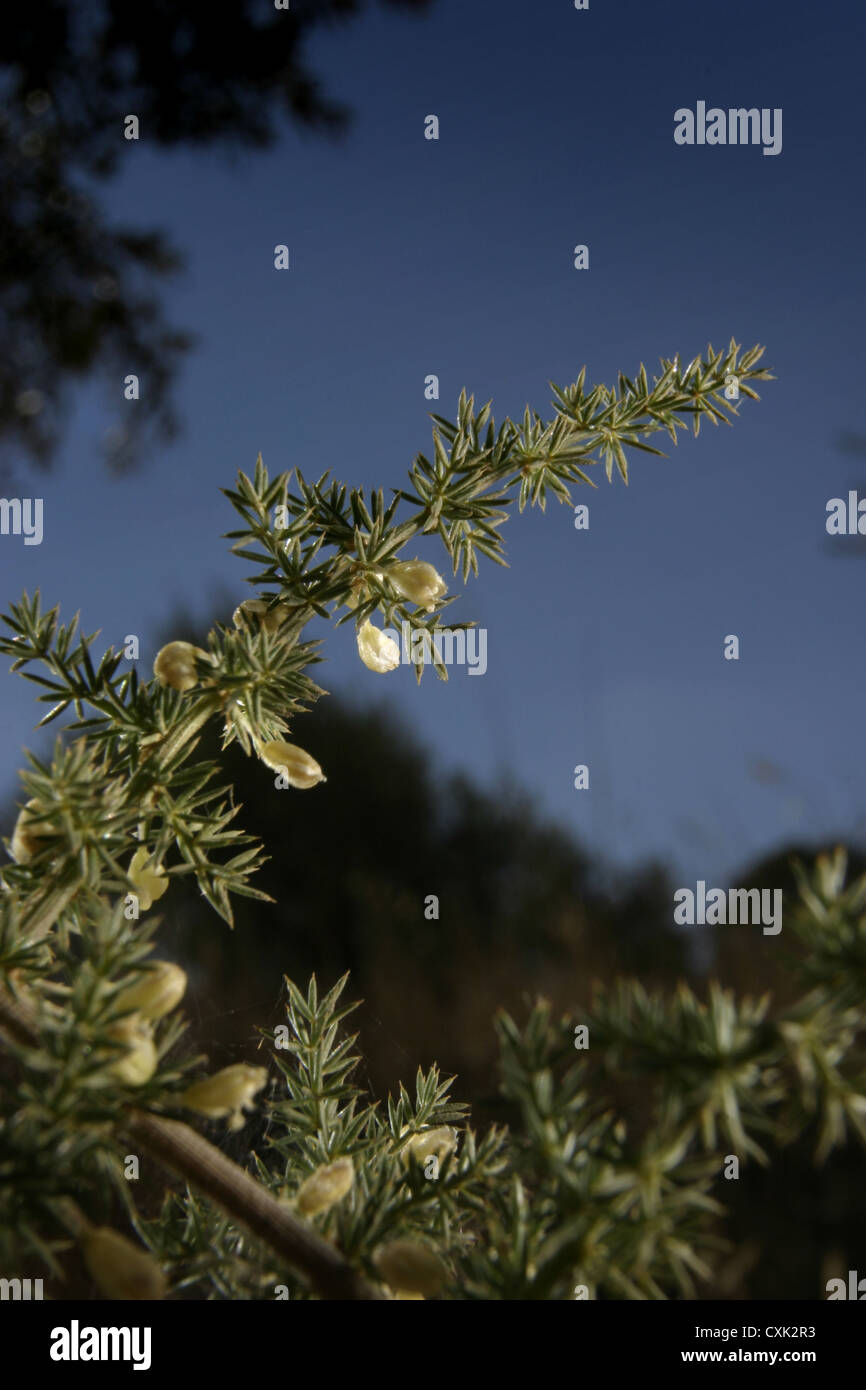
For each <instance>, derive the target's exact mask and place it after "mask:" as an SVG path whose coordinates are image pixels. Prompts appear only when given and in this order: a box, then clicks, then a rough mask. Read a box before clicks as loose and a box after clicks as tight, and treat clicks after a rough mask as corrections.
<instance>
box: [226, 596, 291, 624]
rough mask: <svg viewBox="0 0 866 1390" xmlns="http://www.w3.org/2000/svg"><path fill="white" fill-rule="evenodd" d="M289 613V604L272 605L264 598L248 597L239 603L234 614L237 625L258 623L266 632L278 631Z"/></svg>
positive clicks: (233, 618)
mask: <svg viewBox="0 0 866 1390" xmlns="http://www.w3.org/2000/svg"><path fill="white" fill-rule="evenodd" d="M288 615H289V608H288V604H285V603H277V604H274V606H273V607H271V605H270V604H268V603H266V602H265V600H264V599H262V598H247V599H244V601H243V603H239V604H238V606H237V608H236V609H235V611H234V613H233V614H232V622H233V623H234V625H235V627H249V626H250V625H252V626H255V625H256V624H258V626H259V627H263V628H264V630H265V632H276V630H277V628H278V627H279V626H280V624H281V623H283V622H285V620H286V618H287V617H288Z"/></svg>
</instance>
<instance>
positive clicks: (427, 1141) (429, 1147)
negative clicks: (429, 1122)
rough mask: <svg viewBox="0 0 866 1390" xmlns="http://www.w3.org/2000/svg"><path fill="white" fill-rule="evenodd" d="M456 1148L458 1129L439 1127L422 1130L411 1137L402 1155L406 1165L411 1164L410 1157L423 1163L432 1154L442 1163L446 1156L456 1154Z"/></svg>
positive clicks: (402, 1150) (446, 1126) (401, 1152)
mask: <svg viewBox="0 0 866 1390" xmlns="http://www.w3.org/2000/svg"><path fill="white" fill-rule="evenodd" d="M456 1148H457V1131H456V1129H452V1128H451V1127H450V1125H438V1126H437V1127H436V1128H435V1129H422V1130H421V1131H420V1132H419V1133H418V1134H413V1135H410V1137H409V1138H408V1139H407V1140H406V1142H405V1143H404V1144H402V1145H401V1147H400V1154H401V1156H402V1158H403V1161H404V1162H405V1163H408V1162H409V1158H410V1156H411V1157H413V1158H416V1159H417V1160H418V1162H419V1163H423V1162H424V1160H425V1159H427V1158H430V1156H431V1155H432V1154H435V1156H436V1157H437V1158H438V1159H439V1160H440V1162H441V1160H442V1159H444V1158H445V1156H446V1154H450V1153H454V1152H455V1150H456Z"/></svg>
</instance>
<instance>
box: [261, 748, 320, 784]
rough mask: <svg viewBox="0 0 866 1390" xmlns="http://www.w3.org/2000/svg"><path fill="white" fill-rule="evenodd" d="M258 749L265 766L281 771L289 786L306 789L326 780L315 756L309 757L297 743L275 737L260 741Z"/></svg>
mask: <svg viewBox="0 0 866 1390" xmlns="http://www.w3.org/2000/svg"><path fill="white" fill-rule="evenodd" d="M258 751H259V757H260V758H261V760H262V762H263V763H264V764H265V766H266V767H269V768H272V769H273V771H274V772H281V773H282V774H283V776H284V777H285V778H286V781H287V782H288V784H289V786H290V787H298V788H299V789H300V790H301V791H306V790H307V789H308V788H309V787H315V786H316V784H317V783H318V782H324V781H326V780H327V779H326V777H325V774H324V772H323V771H322V769H321V767H320V766H319V764H318V763H317V762H316V760H315V758H311V757H310V754H309V753H307V752H305V751H304V749H303V748H298V746H297V744H294V743H284V742H283V740H282V739H281V738H276V739H273V740H272V742H270V743H260V744H259V748H258Z"/></svg>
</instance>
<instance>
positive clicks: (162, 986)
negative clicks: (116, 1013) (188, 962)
mask: <svg viewBox="0 0 866 1390" xmlns="http://www.w3.org/2000/svg"><path fill="white" fill-rule="evenodd" d="M185 990H186V974H185V973H184V971H183V970H181V968H180V966H179V965H174V964H173V962H172V961H169V960H155V961H154V962H153V963H152V964H151V965H149V966H148V968H147V973H146V974H144V975H141V976H140V977H139V979H137V980H136V982H135V984H132V985H130V986H129V988H128V989H125V990H123V991H122V992H121V993H120V994H119V995H118V997H117V1006H118V1008H120V1009H123V1010H126V1009H135V1010H136V1011H137V1012H138V1013H139V1014H141V1016H142V1017H143V1018H147V1019H151V1020H156V1019H158V1018H162V1017H163V1016H164V1015H165V1014H169V1013H171V1011H172V1009H174V1008H176V1007H177V1005H178V1004H179V1003H180V1001H181V999H182V998H183V996H184V992H185Z"/></svg>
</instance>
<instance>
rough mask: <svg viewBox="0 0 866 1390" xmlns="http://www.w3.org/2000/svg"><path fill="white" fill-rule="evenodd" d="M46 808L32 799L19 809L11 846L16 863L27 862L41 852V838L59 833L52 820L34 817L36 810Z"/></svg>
mask: <svg viewBox="0 0 866 1390" xmlns="http://www.w3.org/2000/svg"><path fill="white" fill-rule="evenodd" d="M44 810H45V807H44V806H43V805H42V804H41V802H39V801H36V800H32V801H28V802H27V805H26V806H23V807H22V809H21V810H20V811H19V813H18V819H17V821H16V822H15V829H14V830H13V831H12V841H11V844H10V846H9V849H10V853H11V855H12V858H13V859H14V860H15V863H16V864H27V863H28V862H29V861H30V860H31V859H32V858H33V856H34V854H38V853H39V848H40V845H39V841H40V840H44V839H47V838H48V837H49V836H50V835H56V834H58V831H57V827H56V826H54V825H52V824H51V822H50V821H47V820H36V819H35V818H34V812H39V811H44Z"/></svg>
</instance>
